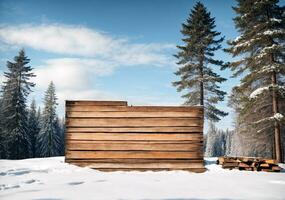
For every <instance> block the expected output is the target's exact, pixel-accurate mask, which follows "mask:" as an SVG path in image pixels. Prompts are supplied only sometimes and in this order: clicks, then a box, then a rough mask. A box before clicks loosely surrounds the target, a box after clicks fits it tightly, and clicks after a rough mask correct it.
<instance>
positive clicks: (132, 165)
mask: <svg viewBox="0 0 285 200" xmlns="http://www.w3.org/2000/svg"><path fill="white" fill-rule="evenodd" d="M76 164H77V165H79V166H81V167H90V168H95V169H100V168H109V169H113V168H120V169H130V168H131V169H141V168H142V169H170V168H175V169H189V168H190V169H195V168H203V167H204V166H203V164H202V163H167V162H165V163H163V162H161V163H139V164H137V163H76Z"/></svg>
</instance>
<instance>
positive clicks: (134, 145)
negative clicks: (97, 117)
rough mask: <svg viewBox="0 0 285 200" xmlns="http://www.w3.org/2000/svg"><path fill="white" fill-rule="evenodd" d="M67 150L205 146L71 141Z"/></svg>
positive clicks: (190, 148) (198, 147)
mask: <svg viewBox="0 0 285 200" xmlns="http://www.w3.org/2000/svg"><path fill="white" fill-rule="evenodd" d="M65 148H66V149H67V150H101V151H102V150H105V151H108V150H159V151H202V148H203V146H202V145H201V144H199V143H197V144H180V143H165V144H163V143H148V142H145V143H143V142H139V143H129V142H125V143H91V142H89V143H77V142H76V141H73V142H69V143H68V144H67V145H66V147H65Z"/></svg>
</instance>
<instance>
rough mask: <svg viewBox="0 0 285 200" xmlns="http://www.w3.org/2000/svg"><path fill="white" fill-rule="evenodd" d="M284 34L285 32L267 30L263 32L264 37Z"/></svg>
mask: <svg viewBox="0 0 285 200" xmlns="http://www.w3.org/2000/svg"><path fill="white" fill-rule="evenodd" d="M282 33H284V30H267V31H264V32H263V34H264V35H274V34H282Z"/></svg>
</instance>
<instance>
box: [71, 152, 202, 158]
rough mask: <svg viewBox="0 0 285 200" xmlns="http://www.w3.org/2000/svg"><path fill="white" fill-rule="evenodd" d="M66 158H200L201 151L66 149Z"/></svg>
mask: <svg viewBox="0 0 285 200" xmlns="http://www.w3.org/2000/svg"><path fill="white" fill-rule="evenodd" d="M66 157H67V159H76V158H77V159H79V158H84V159H93V158H172V159H173V158H176V159H179V158H202V157H203V153H201V152H162V151H148V152H147V151H66Z"/></svg>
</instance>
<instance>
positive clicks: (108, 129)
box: [66, 126, 203, 133]
mask: <svg viewBox="0 0 285 200" xmlns="http://www.w3.org/2000/svg"><path fill="white" fill-rule="evenodd" d="M66 132H68V133H74V132H80V133H90V132H91V133H98V132H99V133H100V132H101V133H102V132H105V133H106V132H107V133H109V132H115V133H121V132H123V133H141V132H146V133H149V132H150V133H152V132H154V133H161V132H162V133H173V132H174V133H175V132H176V133H179V132H187V133H192V132H196V133H198V132H203V127H202V126H193V127H191V126H184V127H183V126H181V127H116V128H113V127H67V128H66Z"/></svg>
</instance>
